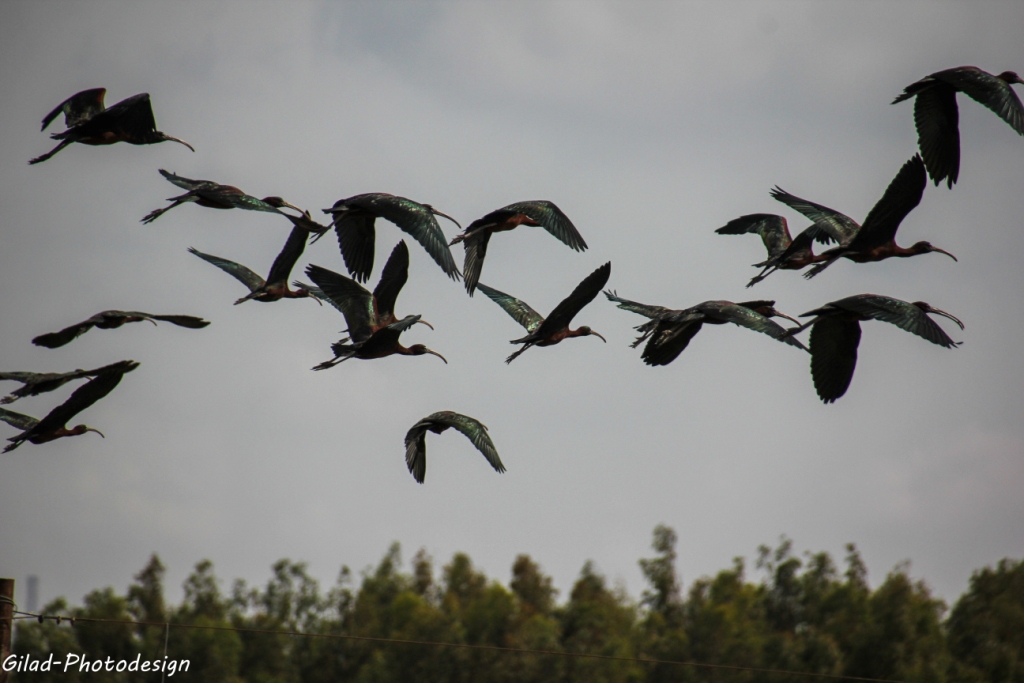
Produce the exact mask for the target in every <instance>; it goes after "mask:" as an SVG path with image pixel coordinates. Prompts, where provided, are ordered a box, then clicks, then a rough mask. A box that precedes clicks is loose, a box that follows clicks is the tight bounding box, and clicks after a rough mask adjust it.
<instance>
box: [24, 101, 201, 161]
mask: <svg viewBox="0 0 1024 683" xmlns="http://www.w3.org/2000/svg"><path fill="white" fill-rule="evenodd" d="M105 93H106V90H105V89H103V88H95V89H93V90H83V91H82V92H80V93H77V94H75V95H72V96H71V97H70V98H68V99H67V100H65V101H64V102H62V103H61V104H60V105H59V106H58V107H57V108H56V109H54V110H53V111H51V112H50V113H49V114H47V115H46V118H45V119H43V129H45V128H46V127H47V126H48V125H49V124H50V122H51V121H53V119H55V118H56V117H57V115H58V114H60V113H61V112H63V113H64V120H65V121H66V122H67V124H68V125H69V126H70V127H69V128H68V129H67V130H66V131H64V132H63V133H55V134H53V135H51V136H50V137H51V138H53V139H54V140H60V144H59V145H57V146H56V147H54V148H53V149H52V150H50V151H49V152H47V153H46V154H44V155H42V156H38V157H36V158H35V159H32V160H31V161H29V162H28V163H29V164H38V163H39V162H41V161H46V160H47V159H49V158H50V157H52V156H53V155H54V154H56V153H57V152H59V151H61V150H62V149H64V148H65V147H67V146H68V145H70V144H71V143H73V142H80V143H82V144H83V145H112V144H114V143H115V142H127V143H130V144H132V145H152V144H156V143H157V142H163V141H165V140H171V141H173V142H179V143H181V144H183V145H185V146H186V147H188V148H189V149H191V150H192V151H193V152H194V151H196V150H195V149H194V148H193V147H192V145H190V144H188V143H187V142H185V141H184V140H181V139H179V138H175V137H171V136H170V135H167V134H166V133H161V132H160V131H158V130H157V129H156V120H155V119H154V118H153V106H152V104H150V101H149V93H139V94H138V95H133V96H131V97H129V98H128V99H126V100H121V101H120V102H118V103H117V104H115V105H113V106H112V107H109V108H107V109H104V108H103V96H104V94H105Z"/></svg>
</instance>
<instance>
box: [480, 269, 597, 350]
mask: <svg viewBox="0 0 1024 683" xmlns="http://www.w3.org/2000/svg"><path fill="white" fill-rule="evenodd" d="M611 273H612V264H611V262H608V263H606V264H604V265H603V266H601V267H600V268H598V269H597V270H595V271H594V272H593V273H591V274H590V275H588V276H587V277H585V278H584V279H583V282H581V283H579V284H578V285H576V289H574V290H573V291H572V294H570V295H569V296H568V297H566V298H565V299H563V300H562V302H561V303H559V304H558V305H557V306H555V308H554V310H553V311H551V313H550V314H549V315H548V317H547V318H544V317H542V316H541V315H540V314H539V313H537V311H535V310H533V309H532V308H530V305H529V304H527V303H526V302H525V301H521V300H519V299H516V298H515V297H513V296H509V295H508V294H505V293H504V292H499V291H498V290H496V289H494V288H492V287H488V286H487V285H485V284H483V283H482V282H481V283H479V284H478V285H477V287H478V288H479V289H480V291H481V292H483V293H484V294H486V295H487V296H488V298H490V299H491V301H493V302H494V303H496V304H498V305H499V306H501V307H502V309H504V311H505V312H506V313H508V314H509V315H510V316H512V319H513V320H515V321H516V322H517V323H519V324H520V325H522V326H523V327H524V328H526V331H527V332H528V333H529V334H527V335H526V336H525V337H520V338H519V339H513V340H512V341H511V342H510V343H512V344H522V345H523V347H522V348H521V349H519V350H518V351H516V352H515V353H513V354H512V355H511V356H509V357H508V358H506V359H505V362H506V363H511V362H512V361H514V360H515V359H516V358H517V357H518V356H519V354H521V353H522V352H523V351H526V349H528V348H530V347H531V346H553V345H554V344H557V343H559V342H560V341H562V340H563V339H567V338H569V337H587V336H591V335H593V336H595V337H598V338H600V339H601V341H603V342H605V343H607V342H608V340H607V339H605V338H604V337H602V336H601V335H600V334H598V333H597V332H595V331H594V330H592V329H590V328H589V327H587V326H586V325H583V326H582V327H579V328H577V329H575V330H570V329H569V323H571V322H572V319H573V318H575V317H576V314H577V313H579V312H580V311H582V310H583V307H584V306H586V305H587V304H589V303H590V302H591V301H593V300H594V297H595V296H597V294H598V292H600V291H601V288H602V287H604V286H605V285H606V284H607V283H608V278H609V276H611Z"/></svg>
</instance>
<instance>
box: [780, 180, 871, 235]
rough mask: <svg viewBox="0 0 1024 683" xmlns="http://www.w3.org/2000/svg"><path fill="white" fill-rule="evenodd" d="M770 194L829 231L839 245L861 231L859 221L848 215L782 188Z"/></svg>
mask: <svg viewBox="0 0 1024 683" xmlns="http://www.w3.org/2000/svg"><path fill="white" fill-rule="evenodd" d="M769 194H771V196H772V197H774V198H775V199H777V200H779V201H780V202H782V203H783V204H785V205H786V206H788V207H789V208H791V209H793V210H794V211H799V212H800V213H802V214H803V215H804V216H806V217H807V218H810V219H811V221H812V222H814V224H815V225H817V226H818V227H819V228H821V229H822V230H825V231H827V232H828V234H829V235H830V236H831V237H832V239H834V240H835V241H836V242H839V244H846V243H847V242H849V241H850V240H851V239H852V238H853V236H854V235H856V234H857V231H858V230H860V225H858V224H857V221H855V220H853V219H852V218H850V217H849V216H847V215H846V214H843V213H839V212H838V211H836V210H835V209H830V208H828V207H827V206H823V205H821V204H815V203H814V202H809V201H807V200H806V199H801V198H800V197H796V196H794V195H791V194H790V193H788V192H786V191H785V190H783V189H782V188H781V187H774V188H772V190H771V192H770V193H769Z"/></svg>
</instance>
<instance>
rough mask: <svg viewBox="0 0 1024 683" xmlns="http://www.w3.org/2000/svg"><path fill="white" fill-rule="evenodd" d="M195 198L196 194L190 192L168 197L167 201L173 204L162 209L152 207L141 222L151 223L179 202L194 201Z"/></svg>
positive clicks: (179, 203)
mask: <svg viewBox="0 0 1024 683" xmlns="http://www.w3.org/2000/svg"><path fill="white" fill-rule="evenodd" d="M196 200H197V198H196V196H195V195H193V194H192V193H191V192H189V193H188V194H183V195H181V196H180V197H168V199H167V201H173V202H174V203H173V204H171V205H170V206H165V207H163V208H162V209H153V210H152V211H150V212H149V213H147V214H146V215H145V217H143V219H142V222H143V224H146V223H152V222H153V221H155V220H156V219H157V218H160V216H162V215H164V214H165V213H167V212H168V211H170V210H171V209H173V208H174V207H176V206H179V205H181V204H187V203H188V202H194V201H196Z"/></svg>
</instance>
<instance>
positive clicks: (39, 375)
mask: <svg viewBox="0 0 1024 683" xmlns="http://www.w3.org/2000/svg"><path fill="white" fill-rule="evenodd" d="M135 364H136V363H135V361H132V360H122V361H118V362H117V363H111V364H110V365H104V366H103V367H101V368H95V369H93V370H72V371H71V372H0V381H2V380H11V381H13V382H21V384H22V386H21V387H20V388H18V389H15V390H14V391H12V392H11V393H10V394H8V395H7V396H4V397H3V398H0V403H14V402H15V401H17V400H18V399H19V398H25V397H26V396H38V395H39V394H45V393H46V392H48V391H53V390H54V389H59V388H60V387H62V386H64V385H65V384H67V383H68V382H73V381H74V380H76V379H83V378H85V377H98V376H100V375H102V374H103V373H105V372H116V371H119V370H123V371H124V372H128V371H129V369H130V368H131V367H133V366H134V365H135Z"/></svg>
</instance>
